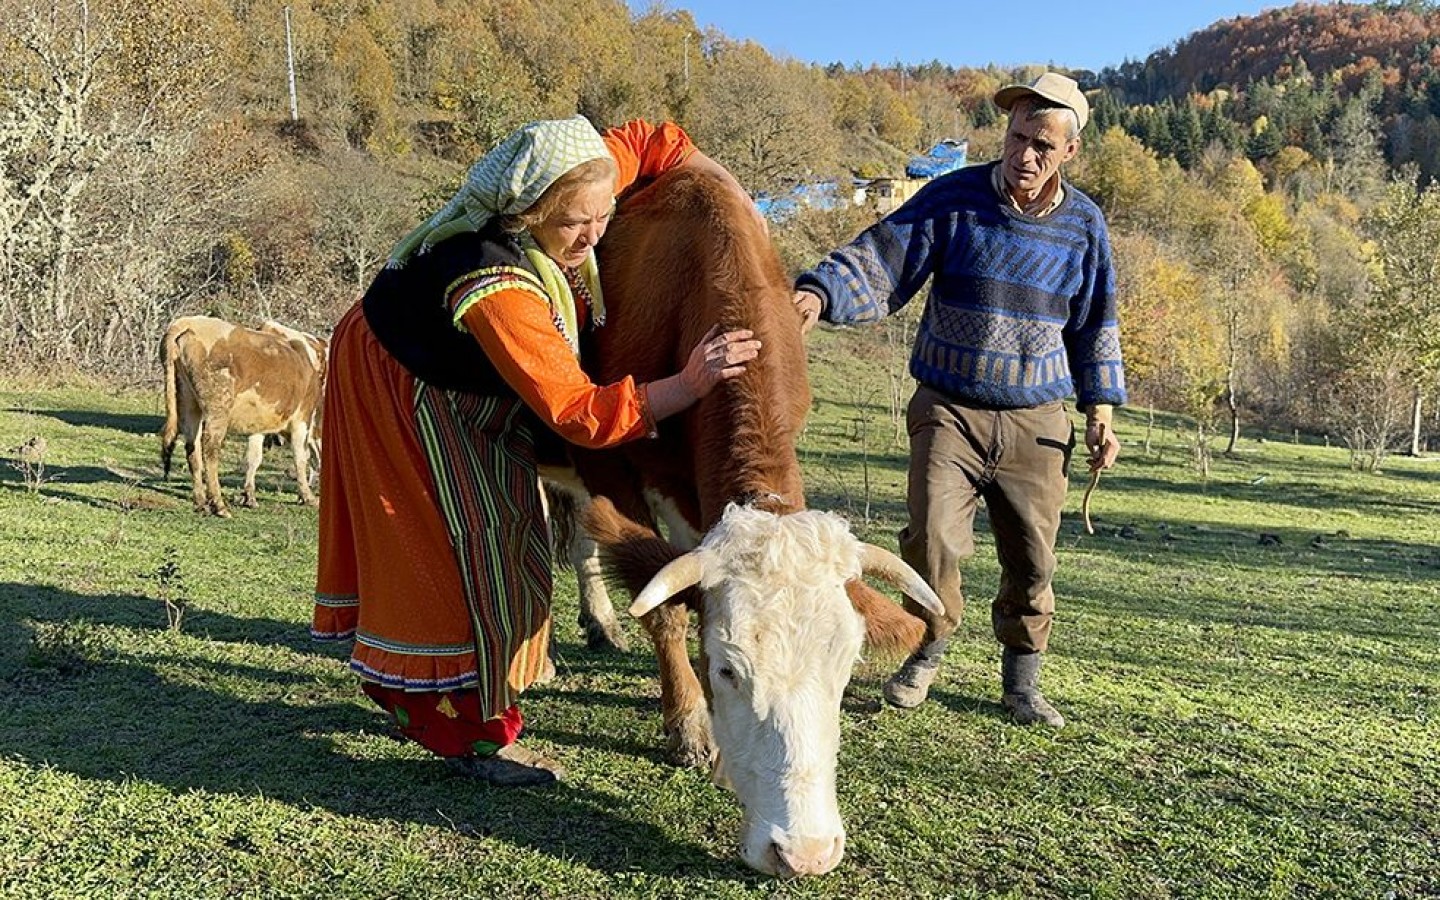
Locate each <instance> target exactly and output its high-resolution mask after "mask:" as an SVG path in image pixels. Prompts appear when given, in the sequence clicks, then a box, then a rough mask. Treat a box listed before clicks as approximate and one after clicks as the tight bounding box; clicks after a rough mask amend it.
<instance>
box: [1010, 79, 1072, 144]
mask: <svg viewBox="0 0 1440 900" xmlns="http://www.w3.org/2000/svg"><path fill="white" fill-rule="evenodd" d="M1026 97H1040V98H1042V99H1045V100H1048V101H1050V102H1051V103H1058V104H1059V105H1061V106H1063V107H1066V108H1067V109H1071V110H1074V112H1075V118H1076V119H1078V120H1079V121H1080V130H1081V131H1084V130H1085V123H1086V122H1089V121H1090V101H1088V100H1086V99H1085V95H1084V94H1083V93H1082V92H1081V91H1080V85H1078V84H1076V83H1075V79H1073V78H1066V77H1065V76H1064V75H1061V74H1059V73H1056V72H1046V73H1045V74H1044V75H1041V76H1040V77H1039V78H1037V79H1035V80H1034V81H1032V82H1030V83H1029V84H1012V85H1010V86H1009V87H1003V88H1001V89H1000V90H998V91H996V92H995V105H996V106H998V107H1000V108H1001V109H1004V110H1009V109H1010V107H1012V106H1014V105H1015V101H1017V100H1023V99H1024V98H1026Z"/></svg>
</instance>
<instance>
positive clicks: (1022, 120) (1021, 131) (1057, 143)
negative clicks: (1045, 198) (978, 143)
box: [1003, 100, 1080, 199]
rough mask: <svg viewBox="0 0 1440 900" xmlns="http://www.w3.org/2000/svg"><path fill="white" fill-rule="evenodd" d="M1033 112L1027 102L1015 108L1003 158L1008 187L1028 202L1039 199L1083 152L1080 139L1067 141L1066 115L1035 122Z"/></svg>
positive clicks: (1012, 110) (1007, 130) (1011, 115)
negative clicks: (1051, 179)
mask: <svg viewBox="0 0 1440 900" xmlns="http://www.w3.org/2000/svg"><path fill="white" fill-rule="evenodd" d="M1031 108H1032V106H1031V104H1030V103H1029V102H1027V101H1024V100H1022V101H1019V102H1017V103H1016V104H1015V105H1014V107H1012V108H1011V111H1010V126H1009V128H1007V129H1006V131H1005V152H1004V156H1003V164H1004V167H1005V169H1004V175H1005V184H1006V185H1007V186H1009V188H1010V190H1011V191H1012V192H1014V193H1016V194H1019V195H1020V196H1021V198H1024V199H1033V198H1034V197H1036V196H1038V195H1039V194H1040V191H1041V190H1042V189H1043V188H1044V187H1045V185H1046V184H1047V183H1048V182H1049V181H1050V178H1051V177H1052V176H1054V174H1055V173H1056V172H1058V171H1060V167H1061V166H1062V165H1064V164H1065V163H1067V162H1069V161H1070V160H1071V159H1074V158H1075V154H1076V153H1078V152H1080V139H1079V138H1078V137H1075V138H1067V137H1066V134H1067V132H1068V131H1069V128H1068V122H1067V117H1066V116H1065V115H1053V116H1046V117H1045V118H1043V119H1039V118H1036V119H1032V118H1030V110H1031Z"/></svg>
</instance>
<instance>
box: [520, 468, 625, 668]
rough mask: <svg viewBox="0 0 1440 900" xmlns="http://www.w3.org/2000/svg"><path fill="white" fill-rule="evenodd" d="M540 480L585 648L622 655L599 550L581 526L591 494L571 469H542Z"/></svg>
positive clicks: (622, 637)
mask: <svg viewBox="0 0 1440 900" xmlns="http://www.w3.org/2000/svg"><path fill="white" fill-rule="evenodd" d="M540 476H541V478H540V487H541V492H540V497H541V499H542V500H544V501H545V516H546V519H547V520H548V521H549V523H550V535H551V546H552V547H553V548H554V549H555V550H556V551H557V552H564V554H565V558H566V561H567V562H569V564H570V567H571V568H572V569H574V570H575V583H576V587H577V588H578V589H579V593H580V615H579V623H580V629H581V630H582V631H584V632H585V646H586V647H589V648H590V649H591V650H614V651H618V652H624V651H625V650H627V649H629V644H628V642H627V641H626V640H625V634H624V632H623V631H622V630H621V628H620V622H619V620H618V619H617V618H616V617H615V606H614V604H612V603H611V602H610V591H609V589H608V588H607V586H606V584H605V578H604V570H603V567H602V566H601V564H600V548H599V546H598V545H597V544H596V543H595V541H594V540H592V539H591V537H590V535H589V533H588V532H586V531H585V527H584V526H583V525H582V524H581V519H582V516H583V515H584V511H585V507H586V506H587V505H588V504H589V503H590V493H589V492H588V491H587V490H586V489H585V485H584V484H583V483H581V481H580V479H579V477H578V476H577V475H576V473H575V470H574V469H571V468H568V467H564V466H555V465H541V467H540ZM551 646H552V647H553V646H554V645H553V644H552V645H551Z"/></svg>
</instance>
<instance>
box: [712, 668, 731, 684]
mask: <svg viewBox="0 0 1440 900" xmlns="http://www.w3.org/2000/svg"><path fill="white" fill-rule="evenodd" d="M715 674H716V675H719V676H720V677H721V678H723V679H725V680H726V681H728V682H730V683H731V684H734V683H735V670H734V669H732V668H730V667H729V666H721V667H720V668H718V669H716V670H715Z"/></svg>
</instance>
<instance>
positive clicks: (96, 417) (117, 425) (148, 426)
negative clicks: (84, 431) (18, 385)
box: [5, 406, 164, 436]
mask: <svg viewBox="0 0 1440 900" xmlns="http://www.w3.org/2000/svg"><path fill="white" fill-rule="evenodd" d="M5 412H8V413H15V414H17V415H31V416H48V417H49V418H52V419H58V420H59V421H61V422H64V423H65V424H66V425H74V426H77V427H80V428H109V429H113V430H115V431H123V432H126V433H127V434H140V435H146V436H150V435H154V434H156V433H158V432H159V431H160V426H161V425H162V424H164V419H163V418H161V417H159V416H154V415H142V414H139V413H111V412H97V411H94V410H88V409H22V408H20V407H13V406H12V407H9V408H7V409H6V410H5Z"/></svg>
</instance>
